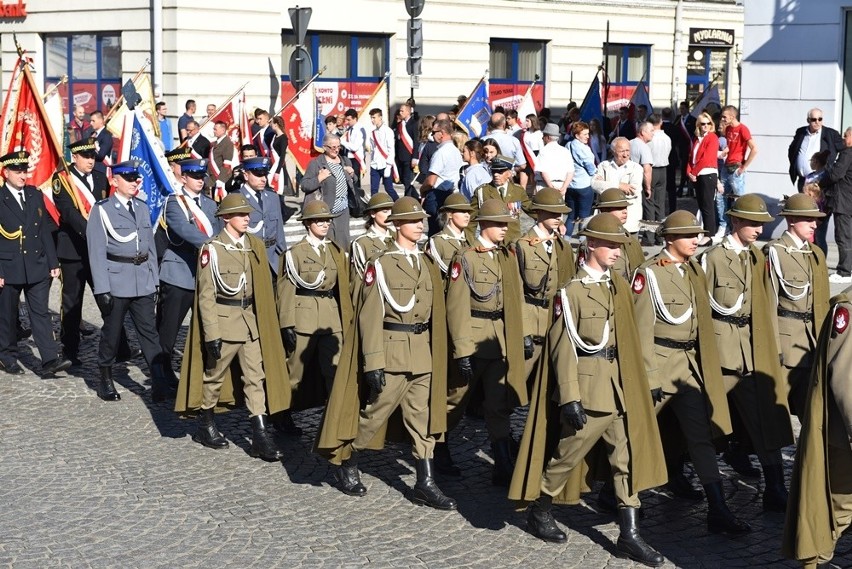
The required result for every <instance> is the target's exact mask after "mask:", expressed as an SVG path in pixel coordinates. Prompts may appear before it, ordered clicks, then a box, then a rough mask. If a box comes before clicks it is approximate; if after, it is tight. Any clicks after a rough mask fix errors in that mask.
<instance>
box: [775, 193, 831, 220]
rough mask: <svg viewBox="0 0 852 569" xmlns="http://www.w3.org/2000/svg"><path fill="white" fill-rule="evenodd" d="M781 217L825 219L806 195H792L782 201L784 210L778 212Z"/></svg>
mask: <svg viewBox="0 0 852 569" xmlns="http://www.w3.org/2000/svg"><path fill="white" fill-rule="evenodd" d="M778 215H780V216H783V217H814V218H816V217H825V215H826V214H825V213H823V212H821V211H820V210H819V207H817V204H816V201H814V199H813V198H812V197H811V196H809V195H807V194H794V195H792V196H790V197H788V198H787V199H786V200H784V208H783V209H782V210H781V211H780V212H778Z"/></svg>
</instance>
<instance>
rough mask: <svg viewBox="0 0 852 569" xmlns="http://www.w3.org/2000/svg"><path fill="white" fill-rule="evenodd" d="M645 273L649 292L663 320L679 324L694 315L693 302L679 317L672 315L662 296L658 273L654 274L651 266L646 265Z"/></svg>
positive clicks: (656, 310) (674, 324) (667, 322)
mask: <svg viewBox="0 0 852 569" xmlns="http://www.w3.org/2000/svg"><path fill="white" fill-rule="evenodd" d="M645 275H646V276H647V277H648V289H649V290H648V292H649V293H650V294H651V301H652V303H653V304H654V310H655V312H656V313H657V314H659V315H660V318H662V320H663V322H665V323H666V324H671V325H673V326H678V325H680V324H683V323H684V322H686V321H687V320H689V319H690V318H691V317H692V304H690V305H689V308H687V309H686V312H684V313H683V314H682V315H680V316H678V317H677V318H675V317H674V316H672V313H671V312H669V310H668V308H666V304H665V302H663V299H662V297H661V296H660V285H659V284H657V275H655V274H654V271H652V270H651V267H645Z"/></svg>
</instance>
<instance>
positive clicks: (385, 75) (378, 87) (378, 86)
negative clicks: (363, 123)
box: [358, 71, 390, 120]
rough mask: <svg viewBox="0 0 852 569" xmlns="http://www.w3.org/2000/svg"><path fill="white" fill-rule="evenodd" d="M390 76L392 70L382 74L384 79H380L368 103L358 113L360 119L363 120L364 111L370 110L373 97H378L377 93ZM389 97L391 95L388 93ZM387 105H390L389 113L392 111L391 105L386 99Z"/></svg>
mask: <svg viewBox="0 0 852 569" xmlns="http://www.w3.org/2000/svg"><path fill="white" fill-rule="evenodd" d="M388 77H390V71H387V72H385V74H384V75H383V76H382V80H381V81H379V84H378V85H377V86H376V88H375V89H374V90H373V93H372V94H371V95H370V98H369V99H367V104H366V105H364V107H363V108H362V109H361V112H360V113H358V120H361V117H362V116H363V115H364V113H365V112H367V111H369V107H370V103H372V102H373V99H375V98H376V95H378V94H379V91H380V90H381V89H382V86H383V85H384V84H385V83H386V82H387V80H388ZM388 97H390V94H388ZM385 105H387V106H388V113H390V105H388V101H387V100H385Z"/></svg>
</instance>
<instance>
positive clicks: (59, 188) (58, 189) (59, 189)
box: [53, 176, 62, 196]
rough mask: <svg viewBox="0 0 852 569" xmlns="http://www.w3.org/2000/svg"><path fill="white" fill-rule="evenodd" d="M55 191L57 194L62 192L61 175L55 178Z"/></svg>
mask: <svg viewBox="0 0 852 569" xmlns="http://www.w3.org/2000/svg"><path fill="white" fill-rule="evenodd" d="M53 193H54V194H55V195H57V196H58V195H59V194H61V193H62V180H60V179H59V176H57V177H55V178H54V179H53Z"/></svg>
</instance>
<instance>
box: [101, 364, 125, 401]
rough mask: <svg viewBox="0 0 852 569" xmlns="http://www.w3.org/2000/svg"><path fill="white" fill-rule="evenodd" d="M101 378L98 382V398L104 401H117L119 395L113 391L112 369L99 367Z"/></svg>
mask: <svg viewBox="0 0 852 569" xmlns="http://www.w3.org/2000/svg"><path fill="white" fill-rule="evenodd" d="M100 369H101V377H100V380H98V397H100V398H101V399H103V400H104V401H119V400H120V399H121V395H119V394H118V391H116V390H115V385H114V384H113V383H112V367H111V366H101V368H100Z"/></svg>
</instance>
